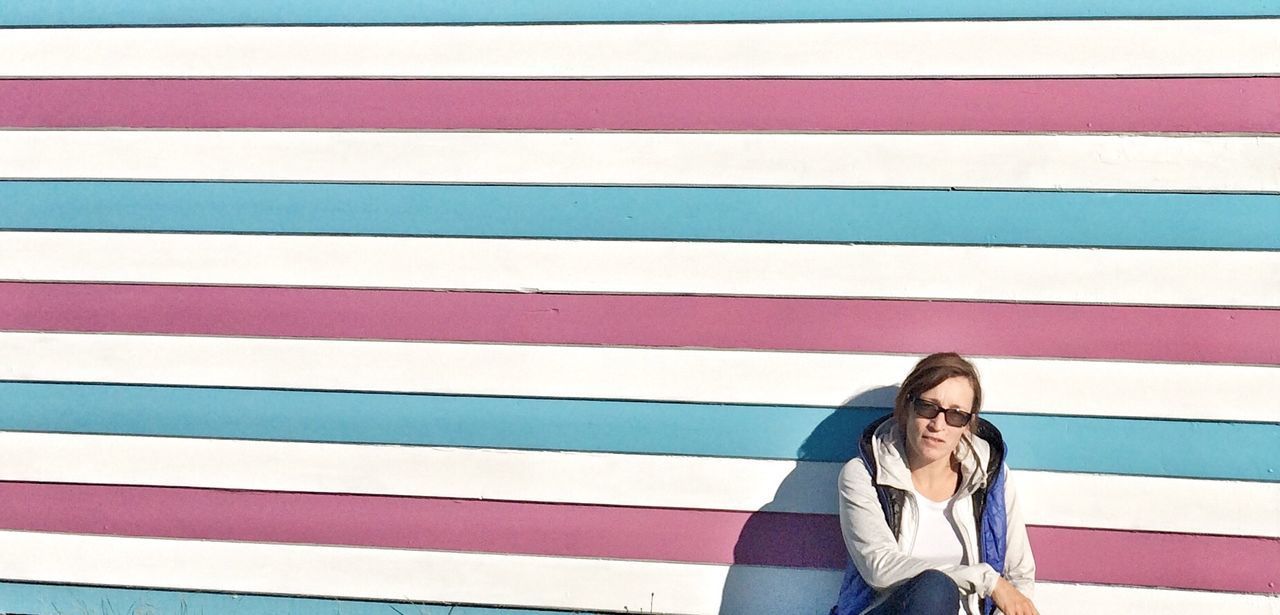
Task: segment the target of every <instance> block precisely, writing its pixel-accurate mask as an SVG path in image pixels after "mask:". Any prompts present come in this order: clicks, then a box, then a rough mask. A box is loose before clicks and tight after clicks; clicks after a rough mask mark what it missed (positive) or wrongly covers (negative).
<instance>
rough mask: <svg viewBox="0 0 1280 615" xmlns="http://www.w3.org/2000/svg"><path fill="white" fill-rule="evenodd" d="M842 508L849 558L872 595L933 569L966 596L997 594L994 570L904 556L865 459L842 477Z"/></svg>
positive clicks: (847, 467) (852, 464) (845, 470)
mask: <svg viewBox="0 0 1280 615" xmlns="http://www.w3.org/2000/svg"><path fill="white" fill-rule="evenodd" d="M839 507H840V530H841V532H842V533H843V534H844V545H845V548H846V549H847V550H848V551H849V558H850V559H851V560H853V565H854V567H855V568H857V569H858V574H859V575H861V576H862V580H863V581H866V583H867V585H870V586H871V588H872V589H875V590H876V591H878V592H879V591H884V590H886V589H888V588H890V587H893V586H894V585H897V584H898V583H901V582H903V581H906V580H908V579H911V578H912V577H914V576H916V575H917V574H920V573H921V572H924V571H926V570H929V569H931V568H934V569H937V570H938V571H940V572H942V573H944V574H946V575H947V576H949V577H951V579H952V580H953V581H955V582H956V585H957V586H959V588H960V591H961V592H962V593H977V594H978V595H979V596H980V597H983V598H985V597H987V596H989V595H990V594H991V591H992V590H994V589H995V586H996V581H997V580H998V579H999V578H1000V575H999V574H997V573H996V571H995V569H993V568H992V567H991V566H990V565H988V564H975V565H972V566H965V565H959V564H957V565H947V566H934V565H931V564H929V563H927V562H925V561H924V560H921V559H918V558H914V557H911V556H910V555H907V554H906V553H903V552H902V550H901V549H899V548H898V542H897V540H895V539H894V537H893V532H892V531H891V530H890V529H889V524H887V523H885V520H884V513H883V512H882V511H881V509H880V501H879V500H878V499H877V498H876V491H875V487H874V485H872V482H871V475H870V473H869V472H868V471H867V466H866V464H864V463H863V462H862V460H861V459H854V460H852V461H850V462H849V463H847V464H845V466H844V468H843V469H842V470H841V471H840V501H839ZM1024 533H1025V530H1024Z"/></svg>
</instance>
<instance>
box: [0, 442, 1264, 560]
mask: <svg viewBox="0 0 1280 615" xmlns="http://www.w3.org/2000/svg"><path fill="white" fill-rule="evenodd" d="M157 460H162V462H159V463H158V462H157ZM839 469H840V466H839V464H835V463H813V462H799V463H797V462H794V461H776V460H760V459H726V458H717V457H673V456H661V455H631V454H611V453H569V452H548V451H519V450H491V449H464V448H441V447H411V446H375V445H356V444H318V443H300V442H255V441H244V440H206V439H193V438H154V437H139V436H95V435H75V434H41V433H15V432H0V480H11V481H39V482H59V483H92V484H121V485H151V486H176V487H204V488H216V489H256V490H264V491H303V492H313V493H366V494H380V495H405V496H427V497H441V498H460V499H486V500H506V501H525V502H557V503H570V504H602V505H609V506H655V507H663V508H690V509H711V510H745V511H754V510H767V511H776V512H799V513H818V514H834V513H835V512H836V508H835V502H836V494H835V486H836V475H837V473H838V472H839ZM1013 476H1014V481H1015V482H1016V485H1017V487H1018V492H1019V494H1020V498H1021V500H1022V503H1023V508H1024V510H1025V519H1026V521H1027V523H1029V524H1032V525H1054V526H1064V527H1085V528H1106V529H1120V530H1145V531H1156V532H1183V533H1200V534H1221V535H1242V536H1267V537H1280V520H1277V519H1276V517H1275V515H1274V511H1276V510H1280V484H1277V483H1263V482H1243V481H1212V480H1193V479H1179V478H1149V477H1140V476H1112V475H1094V474H1068V473H1060V472H1040V471H1026V470H1015V471H1014V475H1013ZM1081 494H1088V496H1087V497H1082V496H1081ZM1151 502H1161V503H1162V505H1161V506H1156V507H1153V506H1150V503H1151ZM1101 503H1105V506H1102V505H1100V504H1101Z"/></svg>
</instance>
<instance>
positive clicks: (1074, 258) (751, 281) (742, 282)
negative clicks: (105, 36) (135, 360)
mask: <svg viewBox="0 0 1280 615" xmlns="http://www.w3.org/2000/svg"><path fill="white" fill-rule="evenodd" d="M0 242H3V243H4V244H5V246H6V248H7V249H6V250H4V251H3V252H0V280H10V281H18V280H29V281H69V282H131V283H162V284H216V285H262V286H325V287H363V288H427V289H448V290H487V291H516V292H550V293H556V292H568V293H626V294H699V295H786V296H809V297H858V298H901V299H955V300H997V301H1023V302H1028V301H1036V302H1057V303H1094V304H1096V303H1129V304H1145V305H1170V304H1172V305H1180V306H1222V307H1227V306H1237V307H1280V252H1275V251H1252V252H1241V251H1209V250H1198V251H1182V250H1179V251H1170V250H1074V249H1066V248H1013V247H983V248H978V247H961V246H892V245H821V244H803V245H795V244H774V243H701V242H699V243H667V242H648V241H553V240H518V239H466V238H435V237H433V238H417V237H329V236H249V235H198V234H159V233H142V234H137V233H60V232H0ZM939 263H947V264H948V267H945V268H943V267H939V266H938V264H939ZM956 271H964V272H966V275H954V272H956Z"/></svg>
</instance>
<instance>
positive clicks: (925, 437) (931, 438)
mask: <svg viewBox="0 0 1280 615" xmlns="http://www.w3.org/2000/svg"><path fill="white" fill-rule="evenodd" d="M920 437H921V438H924V439H925V440H927V441H930V442H936V443H938V444H946V443H947V441H946V440H943V439H942V438H935V437H933V436H926V435H924V434H921V435H920Z"/></svg>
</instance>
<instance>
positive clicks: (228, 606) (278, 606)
mask: <svg viewBox="0 0 1280 615" xmlns="http://www.w3.org/2000/svg"><path fill="white" fill-rule="evenodd" d="M175 565H181V564H180V563H179V562H175ZM572 612H574V613H578V612H580V611H572ZM0 613H24V614H28V615H70V614H72V613H74V614H75V615H162V614H172V615H396V614H397V613H399V614H402V615H410V614H411V615H564V614H565V613H566V611H530V610H525V609H503V608H486V607H469V606H452V605H437V604H423V603H421V602H372V601H367V600H337V599H326V598H293V597H289V596H259V595H253V594H221V593H212V592H195V591H168V590H153V589H126V588H114V587H92V586H79V585H45V584H40V583H20V582H10V581H0Z"/></svg>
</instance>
